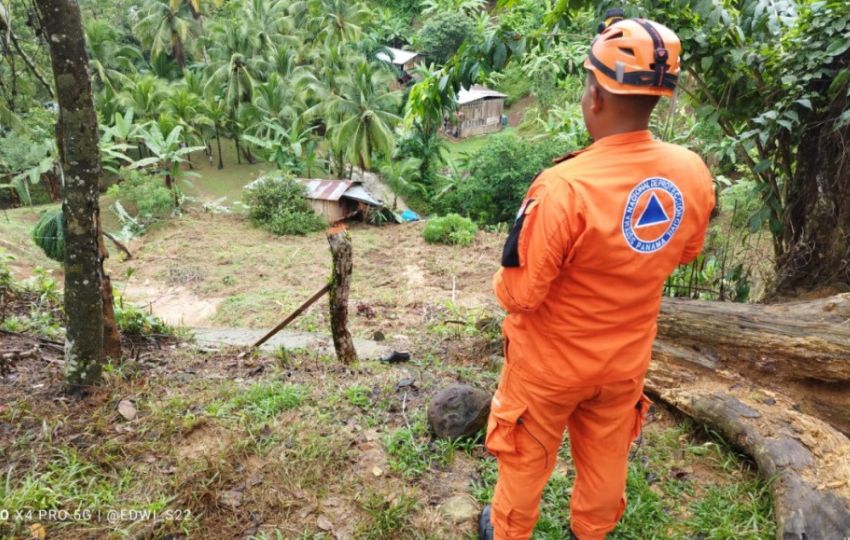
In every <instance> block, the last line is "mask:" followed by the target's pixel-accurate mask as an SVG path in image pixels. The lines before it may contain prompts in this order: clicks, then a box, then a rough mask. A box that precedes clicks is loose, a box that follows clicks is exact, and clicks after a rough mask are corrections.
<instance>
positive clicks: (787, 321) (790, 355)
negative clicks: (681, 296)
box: [658, 294, 850, 383]
mask: <svg viewBox="0 0 850 540" xmlns="http://www.w3.org/2000/svg"><path fill="white" fill-rule="evenodd" d="M658 334H659V336H662V337H663V338H665V339H669V340H673V341H675V342H676V343H677V344H678V345H681V346H688V345H690V346H693V347H695V348H697V349H699V350H700V351H702V353H703V354H704V355H708V356H716V357H718V358H719V359H720V360H726V361H727V362H739V363H747V364H750V365H751V366H752V367H755V368H758V369H761V370H763V371H765V372H778V371H782V372H783V373H784V375H786V376H787V377H788V378H795V379H815V380H818V381H826V382H833V383H834V382H848V381H850V294H843V295H838V296H834V297H831V298H827V299H823V300H816V301H811V302H794V303H789V304H774V305H756V304H732V303H725V302H699V301H693V300H677V299H665V300H664V303H663V304H662V308H661V315H660V316H659V318H658Z"/></svg>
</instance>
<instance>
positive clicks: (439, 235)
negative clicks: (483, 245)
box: [422, 214, 478, 246]
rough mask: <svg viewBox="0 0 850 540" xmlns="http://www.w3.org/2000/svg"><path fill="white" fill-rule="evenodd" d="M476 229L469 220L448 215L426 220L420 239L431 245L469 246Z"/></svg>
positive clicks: (455, 215)
mask: <svg viewBox="0 0 850 540" xmlns="http://www.w3.org/2000/svg"><path fill="white" fill-rule="evenodd" d="M476 232H478V227H476V226H475V223H473V222H472V220H470V219H469V218H465V217H462V216H459V215H457V214H448V215H446V216H443V217H435V218H432V219H430V220H428V224H427V225H425V228H424V229H422V237H423V238H424V239H425V241H426V242H430V243H432V244H450V245H458V246H469V245H471V244H472V242H474V241H475V233H476Z"/></svg>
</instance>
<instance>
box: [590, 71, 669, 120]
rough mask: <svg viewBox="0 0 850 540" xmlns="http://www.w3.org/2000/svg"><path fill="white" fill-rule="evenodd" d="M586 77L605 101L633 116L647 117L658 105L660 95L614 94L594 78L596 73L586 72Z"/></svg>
mask: <svg viewBox="0 0 850 540" xmlns="http://www.w3.org/2000/svg"><path fill="white" fill-rule="evenodd" d="M587 79H588V81H589V82H590V83H592V84H594V85H595V86H596V87H597V88H598V89H599V91H600V92H602V95H603V96H604V97H605V100H606V101H608V102H610V103H612V104H613V105H614V107H615V108H617V109H620V110H622V111H624V112H628V113H630V114H632V115H634V116H646V117H649V116H650V115H651V114H652V110H653V109H655V106H656V105H658V101H659V100H660V99H661V97H660V96H646V95H643V94H615V93H613V92H609V91H608V90H606V89H605V87H604V86H602V85H601V84H599V82H598V81H597V80H596V74H594V73H593V72H592V71H588V72H587Z"/></svg>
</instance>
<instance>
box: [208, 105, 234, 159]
mask: <svg viewBox="0 0 850 540" xmlns="http://www.w3.org/2000/svg"><path fill="white" fill-rule="evenodd" d="M203 110H204V115H203V116H204V118H205V119H206V120H208V123H209V124H210V125H212V127H213V133H215V144H216V146H217V147H218V168H219V169H223V168H224V161H223V160H222V159H221V130H222V129H223V127H224V125H225V124H226V123H227V119H228V118H229V116H230V112H229V111H228V110H227V105H226V104H225V103H224V100H223V99H221V98H218V97H216V96H213V97H210V98H208V99H206V100H205V101H204V103H203Z"/></svg>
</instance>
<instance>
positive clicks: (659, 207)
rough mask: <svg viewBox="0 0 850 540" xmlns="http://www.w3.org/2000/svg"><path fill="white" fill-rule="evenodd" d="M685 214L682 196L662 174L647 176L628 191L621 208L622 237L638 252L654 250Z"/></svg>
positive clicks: (660, 246)
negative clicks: (623, 209)
mask: <svg viewBox="0 0 850 540" xmlns="http://www.w3.org/2000/svg"><path fill="white" fill-rule="evenodd" d="M684 215H685V198H684V197H683V196H682V192H681V191H679V188H678V187H676V184H674V183H673V182H671V181H670V180H667V179H666V178H647V179H646V180H644V181H643V182H641V183H640V184H638V185H636V186H635V187H634V189H632V191H631V193H629V199H628V202H627V203H626V210H625V211H624V212H623V224H622V229H623V237H625V239H626V243H628V244H629V246H631V248H632V249H633V250H635V251H637V252H639V253H654V252H656V251H658V250H659V249H661V248H663V247H664V246H666V245H667V243H668V242H669V241H670V239H672V238H673V235H674V234H676V231H677V230H679V226H680V225H681V224H682V217H683V216H684Z"/></svg>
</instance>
